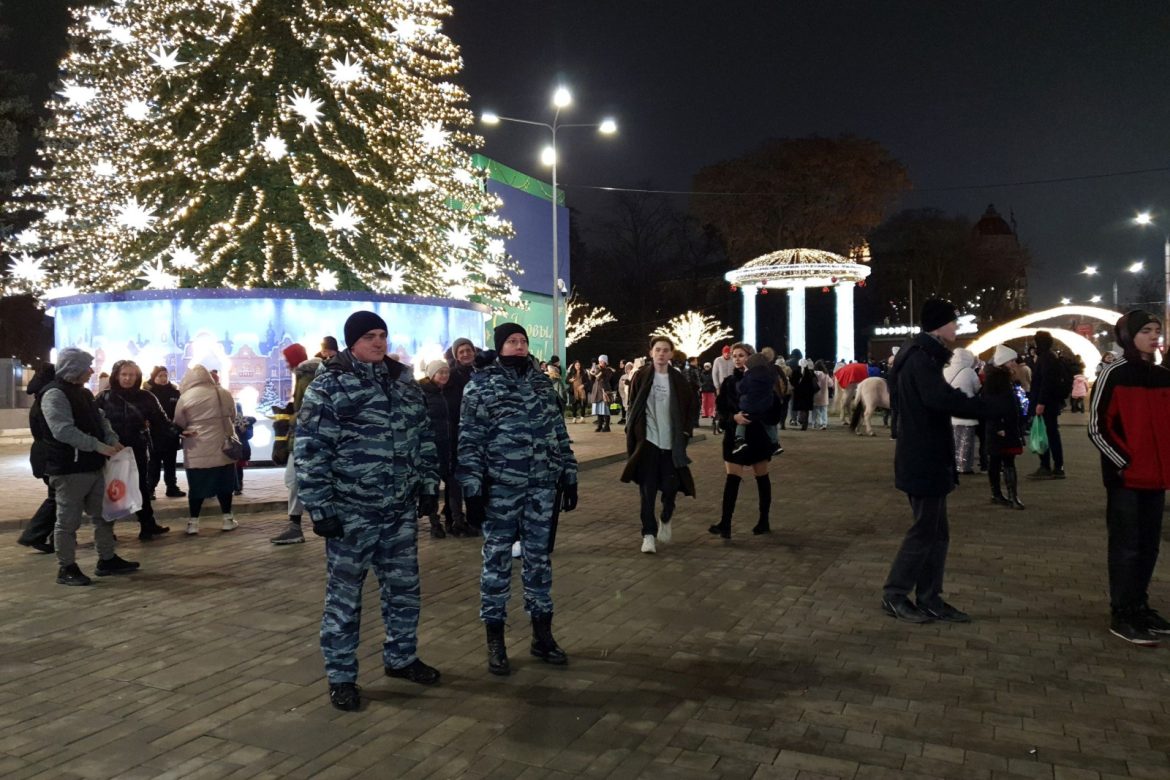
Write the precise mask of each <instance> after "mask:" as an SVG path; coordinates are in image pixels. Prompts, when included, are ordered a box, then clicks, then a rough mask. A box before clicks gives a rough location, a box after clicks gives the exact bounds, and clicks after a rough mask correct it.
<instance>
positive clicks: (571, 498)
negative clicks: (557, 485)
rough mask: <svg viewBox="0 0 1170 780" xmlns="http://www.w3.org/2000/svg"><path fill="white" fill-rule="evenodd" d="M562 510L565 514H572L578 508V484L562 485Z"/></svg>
mask: <svg viewBox="0 0 1170 780" xmlns="http://www.w3.org/2000/svg"><path fill="white" fill-rule="evenodd" d="M561 496H562V499H561V509H562V510H564V511H565V512H572V511H573V510H574V509H576V508H577V483H576V482H574V483H573V484H571V485H561Z"/></svg>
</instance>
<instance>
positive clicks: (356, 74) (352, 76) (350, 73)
mask: <svg viewBox="0 0 1170 780" xmlns="http://www.w3.org/2000/svg"><path fill="white" fill-rule="evenodd" d="M331 62H332V65H333V67H331V68H327V69H326V70H327V71H328V73H329V80H330V81H332V82H333V85H334V86H335V87H341V88H342V89H345V88H346V87H348V86H349V85H350V84H353V83H354V82H355V81H361V80H362V77H363V76H365V75H366V72H365V70H363V69H362V61H361V60H358V59H352V58H351V57H350V56H349V55H348V54H346V55H345V59H344V60H332V61H331Z"/></svg>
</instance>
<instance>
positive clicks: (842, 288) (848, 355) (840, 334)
mask: <svg viewBox="0 0 1170 780" xmlns="http://www.w3.org/2000/svg"><path fill="white" fill-rule="evenodd" d="M853 287H854V283H853V282H838V283H837V286H836V287H835V288H834V292H836V294H837V356H836V357H837V360H845V361H852V360H853V358H854V357H856V355H855V354H854V352H855V350H856V349H857V347H856V346H855V340H854V332H853Z"/></svg>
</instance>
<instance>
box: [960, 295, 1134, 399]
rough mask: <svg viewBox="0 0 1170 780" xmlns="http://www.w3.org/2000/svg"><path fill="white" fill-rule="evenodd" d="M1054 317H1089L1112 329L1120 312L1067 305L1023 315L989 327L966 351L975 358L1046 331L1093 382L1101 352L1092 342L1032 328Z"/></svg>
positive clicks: (1067, 332) (1061, 331)
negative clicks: (1074, 359)
mask: <svg viewBox="0 0 1170 780" xmlns="http://www.w3.org/2000/svg"><path fill="white" fill-rule="evenodd" d="M1056 317H1089V318H1091V319H1095V320H1100V321H1102V322H1106V323H1108V324H1109V325H1110V326H1113V325H1114V324H1116V323H1117V321H1118V320H1119V319H1121V313H1120V312H1116V311H1113V310H1112V309H1106V308H1104V307H1103V306H1080V305H1075V304H1074V305H1070V306H1057V307H1056V308H1053V309H1044V310H1043V311H1037V312H1032V313H1030V314H1025V315H1024V316H1023V317H1017V318H1016V319H1014V320H1011V321H1009V322H1005V323H1004V324H1003V325H1000V326H999V327H996V328H992V329H991V330H989V331H987V332H986V333H984V334H983V335H982V336H980V337H979V338H977V339H975V340H974V341H972V342H971V343H970V344H969V345H968V346H967V349H969V350H971V351H972V352H974V353H975V354H976V355H978V354H980V353H983V352H986V351H987V350H989V349H991V348H992V347H994V346H995V345H996V344H1002V343H1004V342H1005V341H1011V340H1012V339H1021V338H1030V337H1032V336H1035V335H1036V331H1039V330H1046V331H1048V332H1049V333H1051V334H1052V338H1054V339H1056V340H1057V341H1059V342H1061V343H1062V344H1064V345H1065V346H1066V347H1068V348H1069V349H1071V350H1072V351H1073V352H1075V353H1076V355H1077V357H1079V358H1080V359H1081V362H1083V363H1084V364H1085V378H1086V379H1088V380H1089V381H1090V382H1092V381H1093V379H1094V378H1096V376H1097V364H1098V363H1099V362H1101V352H1100V350H1098V349H1097V347H1096V346H1095V345H1094V344H1093V342H1092V341H1090V340H1089V339H1087V338H1085V337H1084V336H1082V335H1081V334H1079V333H1075V332H1073V331H1071V330H1068V329H1067V328H1047V327H1035V325H1034V324H1035V323H1037V322H1040V321H1042V320H1050V319H1053V318H1056Z"/></svg>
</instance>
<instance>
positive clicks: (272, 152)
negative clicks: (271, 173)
mask: <svg viewBox="0 0 1170 780" xmlns="http://www.w3.org/2000/svg"><path fill="white" fill-rule="evenodd" d="M260 146H262V147H264V153H265V154H267V155H268V156H269V157H270V158H272V159H273V160H281V159H283V158H284V156H285V155H287V154H288V144H286V143H285V142H284V139H283V138H281V137H279V136H275V135H270V136H268V137H267V138H265V139H264V140H263V141H262V142H261V143H260Z"/></svg>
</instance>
